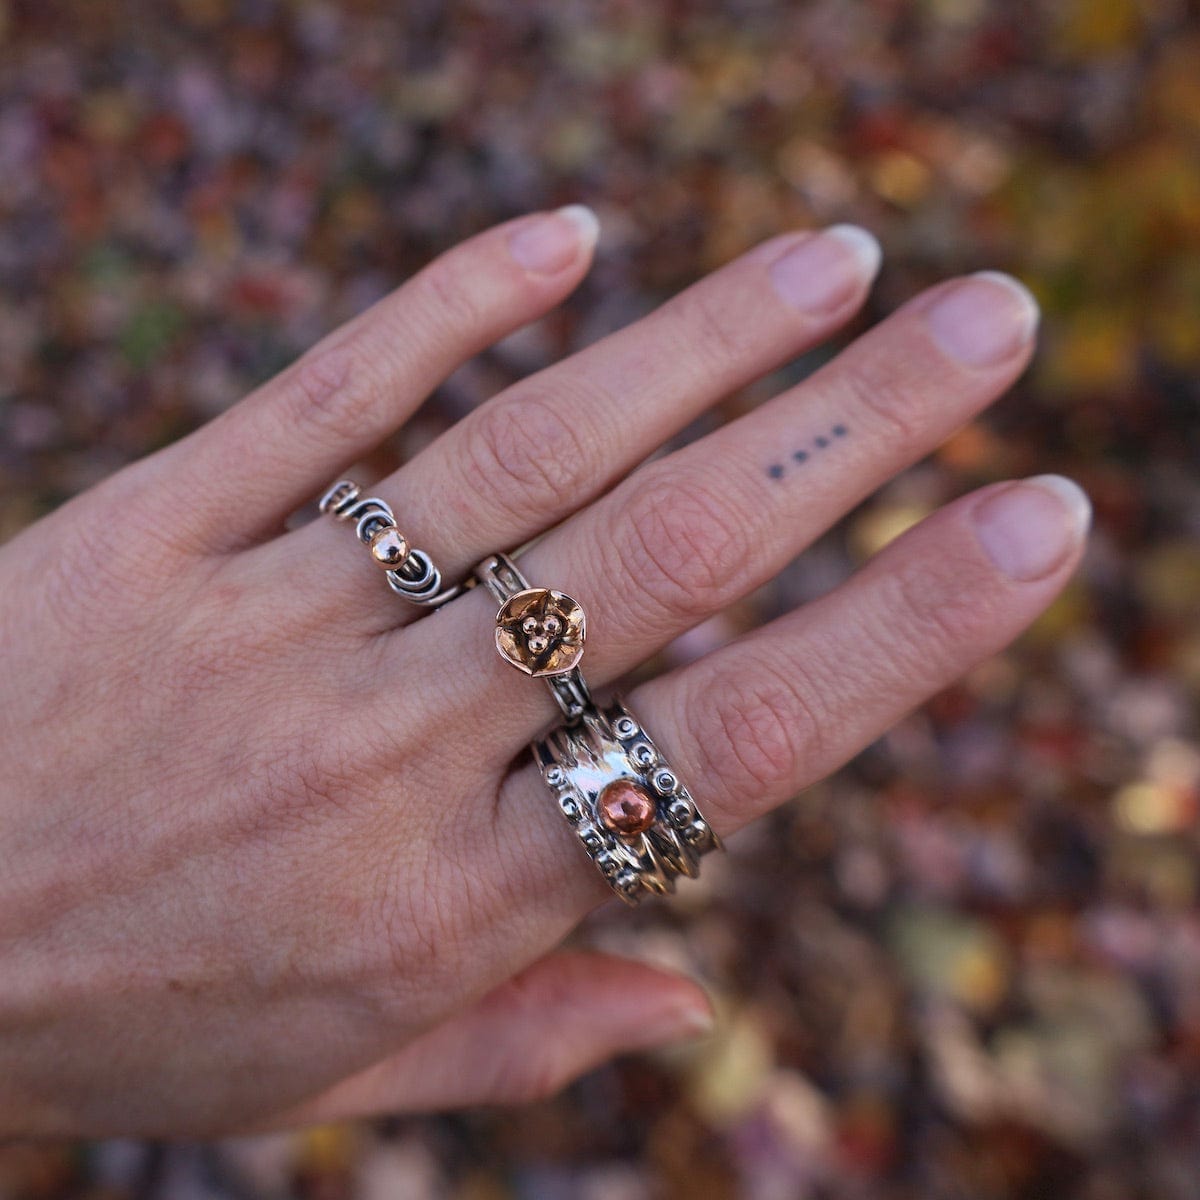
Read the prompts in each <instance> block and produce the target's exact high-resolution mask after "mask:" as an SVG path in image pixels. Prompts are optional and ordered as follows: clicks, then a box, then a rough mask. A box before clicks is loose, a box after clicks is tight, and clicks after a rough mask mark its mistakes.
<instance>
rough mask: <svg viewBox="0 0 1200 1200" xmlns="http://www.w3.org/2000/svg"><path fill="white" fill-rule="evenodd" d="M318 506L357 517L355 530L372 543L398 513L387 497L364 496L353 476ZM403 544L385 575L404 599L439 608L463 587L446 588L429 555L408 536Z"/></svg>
mask: <svg viewBox="0 0 1200 1200" xmlns="http://www.w3.org/2000/svg"><path fill="white" fill-rule="evenodd" d="M317 507H318V508H319V509H320V511H321V512H322V513H327V514H328V515H329V516H331V517H333V518H334V520H336V521H353V522H354V532H355V533H356V534H357V535H358V540H359V541H360V542H362V543H363V545H365V546H372V544H373V542H374V541H375V540H376V538H377V536H378V535H379V534H380V533H381V532H382V531H383V530H395V529H396V516H395V513H393V512H392V509H391V506H390V505H389V504H388V503H387V501H386V500H381V499H379V497H378V496H366V497H364V496H363V494H362V488H361V487H359V485H358V484H357V483H355V482H354V480H352V479H339V480H338V482H337V483H335V484H334V485H333V487H331V488H330V489H329V491H327V492H326V493H325V495H323V496H322V497H321V499H320V500H319V501H318V503H317ZM400 545H401V546H402V547H403V551H404V552H403V555H402V558H401V561H400V562H398V563H397V564H396V565H395V566H394V567H390V568H388V569H386V570H385V572H384V578H386V580H387V584H388V587H390V588H391V589H392V591H393V592H395V593H396V595H397V596H399V597H400V598H401V599H402V600H407V601H409V603H411V604H420V605H423V606H425V607H426V608H437V607H438V606H439V605H442V604H445V603H446V601H447V600H452V599H453V598H454V597H455V596H457V595H458V594H459V593H460V592H461V591H462V590H463V589H462V588H461V587H459V586H454V587H449V588H445V589H443V588H442V574H441V572H440V571H439V570H438V569H437V567H436V566H434V563H433V560H432V559H431V558H430V557H429V555H428V554H426V553H425V551H424V550H417V549H414V548H411V547H409V546H408V543H407V540H406V539H403V538H401V539H400ZM377 561H378V560H377ZM381 565H384V564H382V563H381Z"/></svg>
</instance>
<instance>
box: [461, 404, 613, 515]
mask: <svg viewBox="0 0 1200 1200" xmlns="http://www.w3.org/2000/svg"><path fill="white" fill-rule="evenodd" d="M570 407H571V408H572V410H574V407H575V406H570ZM567 409H568V406H566V405H564V403H563V400H562V396H561V394H559V395H558V396H557V397H552V396H548V395H542V394H539V393H538V392H535V391H528V392H526V393H525V394H524V395H522V396H520V397H519V398H515V399H513V400H511V401H509V402H507V403H500V404H487V405H485V406H484V407H483V408H481V409H479V410H478V412H477V413H476V414H475V416H474V418H473V419H472V427H471V429H470V432H469V435H468V437H467V438H466V455H467V460H468V463H469V464H470V470H469V471H468V472H467V478H468V479H469V480H471V481H472V483H473V485H474V487H475V488H477V489H478V490H479V491H480V493H481V496H482V498H483V499H485V500H486V502H487V503H488V504H489V505H494V506H498V507H499V508H500V510H501V512H503V513H505V514H506V515H510V516H514V517H518V518H520V519H521V520H522V521H524V520H527V519H528V518H529V516H530V515H531V514H536V515H538V516H546V515H547V514H558V513H561V512H563V511H565V510H566V509H567V508H568V507H569V506H570V504H571V502H572V500H573V499H574V497H575V495H576V493H577V491H578V489H579V486H580V472H581V470H582V469H583V464H585V463H586V462H587V461H588V460H589V454H588V450H587V444H586V443H587V438H586V436H585V434H584V432H583V427H582V426H581V424H580V423H579V422H578V421H576V420H573V419H572V418H571V417H569V416H568V411H567Z"/></svg>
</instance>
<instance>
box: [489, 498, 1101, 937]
mask: <svg viewBox="0 0 1200 1200" xmlns="http://www.w3.org/2000/svg"><path fill="white" fill-rule="evenodd" d="M1089 512H1090V510H1089V506H1088V502H1087V498H1086V497H1085V496H1084V494H1083V492H1082V491H1080V490H1079V488H1078V487H1076V486H1075V485H1074V484H1073V483H1071V482H1070V481H1068V480H1065V479H1062V478H1060V477H1058V476H1040V477H1037V478H1034V479H1032V480H1026V481H1023V482H1019V483H1005V484H998V485H994V486H991V487H988V488H984V489H982V490H981V491H979V492H976V493H974V494H972V495H970V496H967V497H964V498H963V499H961V500H958V501H956V502H955V503H953V504H951V505H949V506H947V507H946V508H944V509H943V510H941V511H940V512H938V513H936V514H934V515H933V516H931V517H929V518H927V519H926V520H925V521H923V522H922V523H921V524H920V525H918V526H917V527H915V528H914V529H912V530H910V531H909V532H908V533H906V534H905V535H903V536H902V537H901V538H899V539H898V540H896V541H894V542H893V543H891V544H890V545H889V546H887V547H886V548H885V549H884V550H883V551H881V552H880V553H879V554H878V555H876V556H875V557H874V558H873V559H872V560H871V561H870V562H869V563H868V564H867V565H866V566H865V567H864V568H863V569H862V570H860V571H859V572H858V573H857V574H856V575H855V576H854V577H852V578H851V579H850V580H848V581H847V582H846V583H844V584H843V585H841V586H840V587H838V588H836V589H835V590H834V591H833V592H831V593H829V594H827V595H826V596H824V597H823V598H821V599H819V600H817V601H815V602H813V603H811V604H809V605H807V606H805V607H804V608H802V609H799V610H797V611H795V612H793V613H790V614H788V615H787V616H784V617H781V618H779V619H777V620H776V621H774V622H772V623H771V624H769V625H767V626H765V627H764V628H762V629H760V630H757V631H755V632H754V633H752V634H749V635H747V636H745V637H742V638H740V639H739V640H737V641H735V642H733V643H731V644H729V645H727V646H725V647H723V648H722V649H720V650H717V651H714V652H712V653H710V654H708V655H706V656H705V657H703V658H701V659H699V660H698V661H696V662H695V663H692V664H690V665H689V666H687V667H684V668H681V669H679V670H677V671H674V672H672V673H670V674H668V675H666V676H663V677H660V678H658V679H655V680H653V681H652V682H650V683H647V684H645V685H644V686H642V687H640V688H638V689H637V690H635V691H634V692H633V694H632V695H631V696H630V697H629V706H630V708H631V709H632V711H633V712H634V713H636V714H637V716H638V718H639V719H640V720H641V721H643V722H644V723H645V725H646V728H647V729H648V730H650V732H651V733H652V735H653V737H654V739H655V741H656V742H658V743H659V746H660V748H661V749H662V751H663V754H664V756H665V758H666V760H667V761H668V762H670V763H671V764H672V766H673V767H674V768H675V769H676V770H677V771H678V773H679V776H680V778H682V779H683V780H684V781H685V782H686V783H687V784H688V786H689V788H690V790H691V791H692V794H693V795H694V796H695V798H696V802H697V804H698V805H699V807H700V809H701V811H702V812H703V813H704V815H705V816H706V817H707V819H708V820H709V821H711V822H712V825H713V827H714V828H715V829H716V830H717V832H718V833H720V834H727V833H730V832H732V831H734V830H736V829H738V828H739V827H740V826H742V825H744V824H745V823H746V822H747V821H750V820H753V819H754V818H755V817H757V816H760V815H761V814H763V813H764V812H766V811H768V810H769V809H771V808H773V807H775V806H776V805H778V804H780V803H782V802H783V801H785V800H787V799H788V798H790V797H791V796H794V795H795V794H796V793H797V792H798V791H800V790H802V789H803V788H805V787H807V786H808V785H810V784H812V783H813V782H815V781H816V780H818V779H820V778H822V777H823V776H825V775H826V774H828V773H829V772H830V771H833V770H835V769H836V768H837V767H839V766H840V765H841V764H842V763H844V762H845V761H846V760H847V759H849V758H850V757H851V756H852V755H854V754H855V753H857V752H858V751H859V750H861V749H862V748H863V747H864V746H866V745H868V744H869V743H870V742H872V741H874V740H875V739H876V738H877V737H879V736H880V735H881V734H882V733H883V732H884V731H886V730H887V729H888V728H890V727H891V726H892V725H894V724H895V723H896V721H898V720H899V719H900V718H901V717H902V716H904V715H905V714H906V713H907V712H909V711H910V710H911V709H913V708H914V707H916V706H917V705H919V704H921V703H922V702H924V701H925V700H927V699H928V698H929V697H930V696H933V695H934V694H936V693H937V692H938V691H940V690H941V689H942V688H944V687H946V686H947V685H948V684H949V683H951V682H952V681H953V680H955V679H957V678H958V677H960V676H961V675H962V674H963V673H964V672H966V671H968V670H970V669H971V668H972V667H973V666H975V665H976V664H977V663H979V662H980V661H981V660H983V659H985V658H987V657H988V656H989V655H991V654H994V653H996V652H997V651H998V650H1000V649H1001V648H1002V647H1004V646H1005V645H1007V644H1008V642H1010V641H1011V640H1012V639H1013V638H1014V637H1016V636H1017V634H1018V633H1020V632H1021V630H1023V629H1024V628H1025V627H1026V626H1027V625H1028V624H1029V623H1030V622H1031V621H1032V620H1033V619H1034V618H1035V617H1037V615H1038V614H1039V613H1041V612H1042V611H1043V610H1044V609H1045V608H1046V606H1047V605H1048V604H1049V603H1050V602H1051V601H1052V600H1053V599H1054V597H1055V596H1056V595H1057V594H1058V592H1059V591H1060V590H1061V588H1062V587H1063V585H1064V584H1065V583H1066V581H1067V579H1068V578H1069V577H1070V575H1071V572H1072V571H1073V570H1074V569H1075V567H1076V566H1077V565H1078V562H1079V558H1080V554H1081V551H1082V546H1083V542H1084V539H1085V536H1086V531H1087V526H1088V521H1089ZM495 830H496V831H495V839H496V843H497V848H496V851H495V852H494V853H493V854H491V855H489V856H488V862H489V864H490V868H491V870H493V871H495V872H497V873H498V875H499V878H498V879H496V880H494V881H493V880H489V881H488V882H489V883H491V882H495V884H496V886H497V887H498V888H499V889H500V894H501V895H508V896H514V897H515V896H520V897H521V898H522V903H523V904H524V905H525V906H526V908H527V909H528V908H529V907H531V906H532V907H534V908H535V910H538V912H537V915H538V916H539V917H540V918H541V920H542V921H543V922H544V923H545V924H546V927H547V928H548V929H553V930H554V931H556V932H557V931H559V930H560V929H561V926H562V922H563V921H564V919H569V913H570V912H574V913H576V914H581V913H582V912H584V911H586V909H587V908H588V907H589V906H591V905H594V904H595V903H596V902H597V901H598V900H599V899H601V898H603V897H604V896H605V894H606V893H605V887H606V885H605V884H604V883H603V882H602V881H601V880H600V878H599V875H598V873H597V872H596V871H595V868H594V867H592V865H591V864H590V863H589V862H588V861H587V859H586V857H585V855H584V854H583V852H582V850H581V848H580V847H579V846H578V845H575V844H574V837H573V835H572V833H571V831H570V829H569V827H568V825H567V823H566V822H565V821H564V820H563V819H562V816H561V814H560V813H559V812H558V811H557V806H556V805H554V804H553V803H552V801H551V798H550V796H549V793H548V792H547V791H546V788H545V784H544V783H543V782H542V780H541V778H540V776H539V775H538V773H537V771H536V769H535V768H534V767H533V766H532V765H531V764H530V765H526V766H523V767H521V768H520V769H518V770H517V771H515V772H514V773H513V774H512V775H510V776H509V778H508V781H507V782H506V784H505V786H504V788H503V790H502V791H501V794H500V798H499V803H498V804H497V806H496V810H495ZM564 909H567V910H568V916H566V917H564Z"/></svg>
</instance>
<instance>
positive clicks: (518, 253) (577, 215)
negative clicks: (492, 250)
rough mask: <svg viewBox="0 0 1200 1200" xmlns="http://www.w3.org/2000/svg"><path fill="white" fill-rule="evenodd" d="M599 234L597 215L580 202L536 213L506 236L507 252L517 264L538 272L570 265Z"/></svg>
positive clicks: (547, 271)
mask: <svg viewBox="0 0 1200 1200" xmlns="http://www.w3.org/2000/svg"><path fill="white" fill-rule="evenodd" d="M599 234H600V222H599V221H598V220H597V219H596V214H595V213H594V212H592V210H591V209H590V208H588V207H587V206H586V205H583V204H568V205H567V206H566V207H565V208H560V209H557V210H556V211H555V212H552V213H539V214H538V215H537V216H534V217H531V218H530V219H529V220H528V221H526V222H525V223H524V224H522V225H520V226H518V227H517V228H516V229H515V230H513V232H512V233H511V234H510V235H509V238H508V252H509V253H510V254H511V255H512V256H513V259H514V260H515V262H516V263H517V265H518V266H521V267H524V268H525V270H526V271H534V272H536V273H537V274H538V275H553V274H555V273H556V272H558V271H561V270H563V269H564V268H566V267H569V266H570V265H571V264H572V263H573V262H574V261H575V259H576V257H577V256H578V255H579V252H580V251H581V250H584V251H586V250H591V249H592V247H593V246H595V244H596V238H597V237H598V236H599Z"/></svg>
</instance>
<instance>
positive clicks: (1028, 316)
mask: <svg viewBox="0 0 1200 1200" xmlns="http://www.w3.org/2000/svg"><path fill="white" fill-rule="evenodd" d="M925 319H926V320H927V321H928V322H929V328H930V331H931V332H932V334H933V339H934V341H935V342H937V344H938V345H939V346H940V347H941V348H942V350H943V351H944V352H945V353H946V354H948V355H949V356H950V357H951V358H953V359H955V360H957V361H958V362H960V363H963V364H964V365H966V366H968V367H991V366H995V365H996V364H997V363H1002V362H1004V361H1005V360H1006V359H1008V358H1011V357H1012V356H1013V355H1014V354H1016V352H1017V351H1018V350H1020V349H1022V348H1023V347H1024V346H1025V345H1026V344H1027V343H1028V342H1029V340H1030V338H1032V337H1033V332H1034V330H1035V329H1036V328H1037V323H1038V306H1037V301H1036V300H1035V299H1034V298H1033V294H1032V293H1031V292H1030V290H1029V289H1028V288H1027V287H1026V286H1025V285H1024V284H1023V283H1019V282H1018V281H1017V280H1015V279H1014V278H1013V277H1012V276H1011V275H1002V274H1001V273H1000V272H999V271H980V272H979V273H978V274H976V275H970V276H968V277H967V278H966V279H960V280H959V281H958V282H957V283H955V284H954V285H953V286H952V287H950V288H949V289H948V290H947V291H945V292H943V293H942V294H941V295H940V296H939V297H938V298H937V300H936V301H935V302H934V303H933V304H932V305H931V306H930V308H929V310H928V311H927V312H926V314H925Z"/></svg>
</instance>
